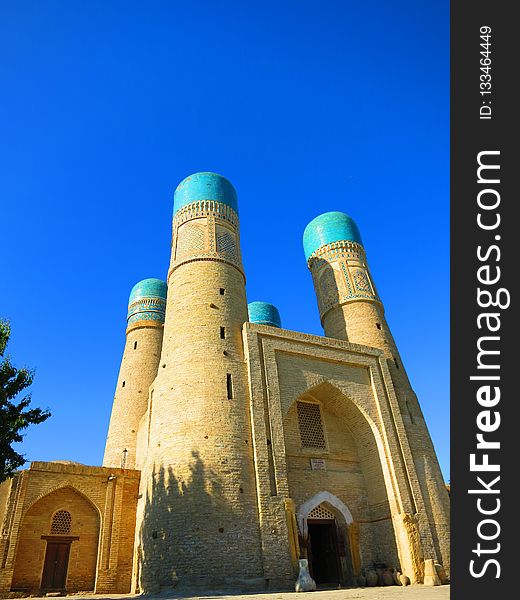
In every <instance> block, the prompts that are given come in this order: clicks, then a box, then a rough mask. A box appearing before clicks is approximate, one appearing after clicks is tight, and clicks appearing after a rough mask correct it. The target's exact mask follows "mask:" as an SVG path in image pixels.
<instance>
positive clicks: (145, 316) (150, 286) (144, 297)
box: [127, 278, 168, 324]
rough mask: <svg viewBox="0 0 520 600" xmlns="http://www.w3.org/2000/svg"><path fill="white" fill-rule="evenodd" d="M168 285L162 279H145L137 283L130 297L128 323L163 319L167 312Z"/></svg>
mask: <svg viewBox="0 0 520 600" xmlns="http://www.w3.org/2000/svg"><path fill="white" fill-rule="evenodd" d="M167 291H168V286H167V285H166V283H165V282H164V281H162V280H161V279H153V278H151V279H143V280H142V281H140V282H139V283H136V284H135V285H134V287H133V288H132V291H131V292H130V298H129V299H128V317H127V318H128V323H129V324H130V323H134V322H135V321H161V322H162V323H164V315H165V312H166V292H167Z"/></svg>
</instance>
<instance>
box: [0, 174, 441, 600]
mask: <svg viewBox="0 0 520 600" xmlns="http://www.w3.org/2000/svg"><path fill="white" fill-rule="evenodd" d="M304 243H305V250H306V255H307V258H308V265H309V268H310V270H311V273H312V276H313V279H314V284H315V289H316V295H317V299H318V306H319V310H320V316H321V320H322V324H323V327H324V330H325V336H324V337H322V336H313V335H307V334H304V333H297V332H294V331H287V330H284V329H281V328H280V325H281V321H280V315H279V314H278V311H277V310H276V308H275V307H274V306H272V305H269V304H267V303H261V302H255V303H253V304H252V305H251V306H250V310H249V315H250V316H249V319H250V321H252V322H248V306H247V301H246V293H245V276H244V271H243V266H242V260H241V253H240V242H239V219H238V205H237V200H236V194H235V192H234V189H233V187H232V186H231V184H230V183H229V182H228V181H227V180H225V179H224V178H222V177H221V176H218V175H215V174H213V173H199V174H196V175H193V176H191V177H188V178H187V179H186V180H184V181H183V182H182V183H181V184H180V185H179V187H178V189H177V192H176V196H175V203H174V219H173V239H172V253H171V262H170V269H169V273H168V278H167V287H168V290H167V294H166V283H164V282H160V281H159V280H144V281H143V282H140V283H139V284H137V285H136V286H135V287H134V289H133V291H132V294H131V297H130V302H129V313H128V329H127V338H126V345H125V350H124V355H123V360H122V363H121V369H120V374H119V379H118V382H117V389H116V394H115V397H114V403H113V411H112V417H111V420H110V427H109V434H108V438H107V445H106V450H105V458H104V467H86V466H82V465H76V464H58V463H32V464H31V466H30V468H29V469H28V470H26V471H21V472H19V473H18V474H17V475H16V476H15V477H14V478H13V479H12V480H10V481H8V482H5V483H4V484H2V486H0V518H1V520H2V523H3V529H2V538H1V545H0V560H1V563H0V590H1V591H2V592H9V591H10V590H13V591H16V590H19V591H25V592H27V593H32V592H35V591H39V590H41V589H42V586H43V582H45V581H48V577H47V579H45V576H44V575H45V568H46V567H45V565H46V562H45V561H46V553H47V552H48V547H49V544H52V543H55V541H56V539H61V540H62V541H64V542H65V541H66V540H68V542H67V543H69V545H70V548H69V550H70V554H69V555H68V564H67V574H66V582H65V584H64V587H65V588H66V589H67V590H68V591H76V590H95V591H96V592H97V593H115V592H129V591H134V592H136V591H146V592H153V591H157V590H159V589H161V588H171V587H177V588H183V587H189V588H193V587H203V588H204V587H205V588H209V587H211V588H215V587H222V588H223V587H230V586H234V587H241V588H243V587H249V588H256V589H262V588H263V589H265V588H268V589H269V588H271V589H273V588H291V587H292V586H293V585H294V580H295V578H296V576H297V570H298V559H299V558H304V557H307V558H308V559H309V561H310V563H311V569H314V571H315V574H316V573H317V572H318V570H319V569H322V567H321V566H320V565H321V564H322V563H323V561H321V562H320V556H319V553H320V548H325V546H323V545H322V546H320V544H318V542H317V541H316V540H317V539H318V537H317V536H318V533H317V532H320V531H321V533H320V534H319V535H324V533H323V532H325V531H327V532H328V534H327V535H329V534H330V536H331V537H330V540H329V541H331V544H332V541H333V544H332V545H331V544H329V547H328V550H327V551H328V552H329V554H330V553H332V554H333V555H334V557H333V562H334V561H335V562H334V564H333V565H332V566H333V567H334V569H335V570H334V569H332V571H334V573H333V574H332V575H331V573H332V571H330V572H329V571H327V573H325V571H323V572H322V573H321V576H322V577H329V581H330V582H337V583H342V584H355V582H356V580H357V577H358V576H359V575H360V574H361V573H363V572H364V571H366V570H368V569H371V568H373V566H374V564H385V565H387V566H388V567H394V568H396V569H399V570H401V571H402V572H404V573H405V574H406V575H408V576H409V577H410V579H411V580H412V582H413V583H416V582H422V581H423V569H424V561H425V560H427V559H433V560H434V561H436V562H438V563H441V564H442V565H443V566H444V568H445V569H446V570H448V569H449V499H448V495H447V492H446V489H445V486H444V482H443V480H442V476H441V473H440V469H439V465H438V462H437V458H436V456H435V452H434V449H433V446H432V443H431V440H430V437H429V434H428V431H427V428H426V424H425V422H424V418H423V416H422V413H421V409H420V406H419V403H418V400H417V397H416V396H415V394H414V392H413V389H412V387H411V385H410V382H409V380H408V377H407V375H406V371H405V369H404V366H403V364H402V362H401V358H400V356H399V353H398V350H397V347H396V344H395V341H394V339H393V337H392V334H391V332H390V329H389V327H388V324H387V322H386V320H385V316H384V308H383V304H382V302H381V299H380V298H379V296H378V293H377V290H376V288H375V285H374V282H373V280H372V278H371V275H370V271H369V268H368V265H367V261H366V255H365V250H364V248H363V246H362V242H361V236H360V234H359V231H358V229H357V227H356V225H355V223H354V222H353V221H352V219H351V218H350V217H348V216H347V215H344V214H343V213H326V214H325V215H322V216H320V217H318V218H317V219H315V221H313V222H312V223H311V224H310V226H309V227H308V228H307V229H306V233H305V237H304ZM122 467H126V468H122ZM128 467H130V468H128ZM56 515H61V516H59V519H61V521H60V522H61V523H62V525H60V527H61V529H60V528H59V527H57V526H56V527H55V528H54V529H53V525H52V523H53V519H54V520H56V519H58V517H57V516H56ZM67 515H69V516H67ZM69 523H70V528H69V525H68V524H69ZM67 528H69V529H67ZM320 528H321V529H320ZM325 528H328V529H325ZM320 543H321V542H320ZM323 543H324V542H323ZM323 552H325V550H324V551H323ZM330 564H332V563H330ZM329 566H330V565H329ZM323 568H324V567H323ZM327 568H328V567H327ZM323 573H325V575H324V574H323ZM318 574H319V573H318ZM47 575H48V574H47ZM331 578H332V579H331Z"/></svg>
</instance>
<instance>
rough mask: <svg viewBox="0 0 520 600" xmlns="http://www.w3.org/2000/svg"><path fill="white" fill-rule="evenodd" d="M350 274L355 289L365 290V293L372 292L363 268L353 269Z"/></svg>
mask: <svg viewBox="0 0 520 600" xmlns="http://www.w3.org/2000/svg"><path fill="white" fill-rule="evenodd" d="M352 275H353V277H354V285H355V286H356V290H358V291H360V292H365V293H367V294H371V293H372V288H371V287H370V281H368V276H367V274H366V271H364V270H363V269H356V270H355V271H353V273H352Z"/></svg>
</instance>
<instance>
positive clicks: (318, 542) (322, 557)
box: [296, 491, 352, 585]
mask: <svg viewBox="0 0 520 600" xmlns="http://www.w3.org/2000/svg"><path fill="white" fill-rule="evenodd" d="M296 517H297V521H298V527H299V529H300V533H301V542H302V546H303V548H304V550H305V552H306V554H307V558H308V561H309V569H310V572H311V575H312V577H313V578H314V580H315V581H316V583H317V584H322V585H334V584H338V583H346V582H349V581H351V579H352V566H351V561H350V557H349V548H348V533H347V528H348V526H349V525H350V524H351V523H352V515H351V513H350V510H349V509H348V507H347V506H346V505H345V504H344V503H343V502H342V501H341V500H340V499H339V498H337V497H336V496H334V495H333V494H331V493H329V492H326V491H323V492H320V493H318V494H316V495H315V496H313V497H312V498H310V499H309V500H307V501H306V502H304V503H303V504H302V505H301V506H300V507H299V509H298V511H297V515H296Z"/></svg>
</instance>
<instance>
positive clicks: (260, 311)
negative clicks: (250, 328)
mask: <svg viewBox="0 0 520 600" xmlns="http://www.w3.org/2000/svg"><path fill="white" fill-rule="evenodd" d="M247 309H248V311H249V321H250V322H251V323H260V324H261V325H272V326H273V327H281V326H282V321H281V319H280V313H279V312H278V309H277V308H276V306H274V305H273V304H269V302H250V303H249V304H248V305H247Z"/></svg>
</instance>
